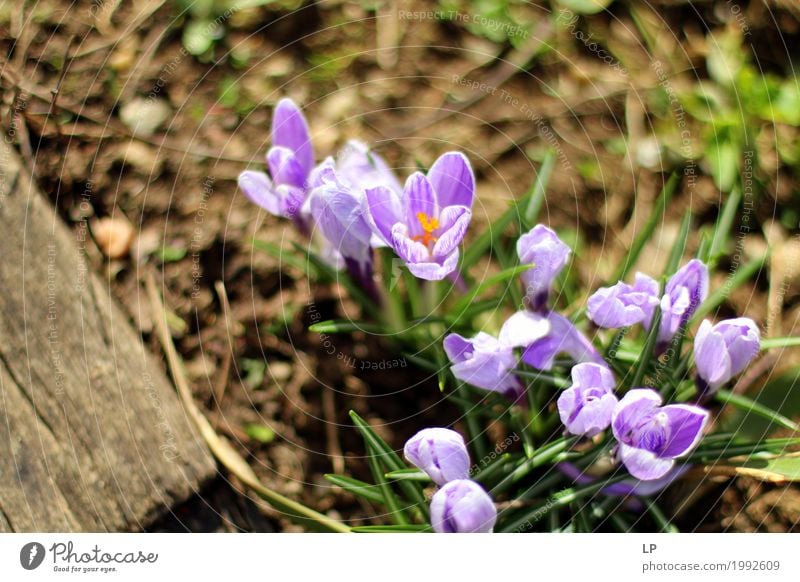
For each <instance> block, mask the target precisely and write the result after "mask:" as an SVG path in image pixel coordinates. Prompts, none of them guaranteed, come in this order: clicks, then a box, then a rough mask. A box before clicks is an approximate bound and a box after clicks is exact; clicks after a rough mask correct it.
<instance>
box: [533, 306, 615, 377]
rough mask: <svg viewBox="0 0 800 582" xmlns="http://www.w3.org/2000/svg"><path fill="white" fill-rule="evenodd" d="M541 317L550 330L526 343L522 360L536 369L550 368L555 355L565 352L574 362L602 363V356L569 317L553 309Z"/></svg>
mask: <svg viewBox="0 0 800 582" xmlns="http://www.w3.org/2000/svg"><path fill="white" fill-rule="evenodd" d="M542 317H543V318H544V319H545V320H547V321H548V322H549V323H550V331H548V332H547V334H546V335H545V336H543V337H541V338H540V339H538V340H536V341H535V342H533V343H530V344H528V346H527V347H526V349H525V351H524V352H523V353H522V361H523V362H525V363H526V364H528V365H530V366H533V367H534V368H536V369H538V370H550V369H552V367H553V364H554V363H555V359H556V356H557V355H559V354H567V355H569V356H570V357H571V358H572V359H573V360H574V361H576V362H595V363H598V364H602V363H603V356H601V355H600V353H599V352H598V351H597V350H596V349H595V348H594V346H593V345H592V343H591V342H590V341H589V340H588V339H587V338H586V336H584V335H583V334H582V333H581V332H580V331H579V330H578V328H576V327H575V326H574V325H573V323H572V322H571V321H570V320H569V319H567V318H566V317H564V316H563V315H559V314H558V313H556V312H554V311H551V312H549V313H547V314H545V315H543V316H542Z"/></svg>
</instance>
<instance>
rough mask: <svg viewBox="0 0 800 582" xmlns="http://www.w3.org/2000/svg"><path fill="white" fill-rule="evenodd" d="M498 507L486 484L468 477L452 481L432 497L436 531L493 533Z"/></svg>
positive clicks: (433, 521) (432, 523) (432, 521)
mask: <svg viewBox="0 0 800 582" xmlns="http://www.w3.org/2000/svg"><path fill="white" fill-rule="evenodd" d="M495 521H497V509H496V508H495V506H494V503H493V502H492V498H491V497H489V494H488V493H486V491H484V489H483V487H481V486H480V485H478V484H477V483H475V482H474V481H470V480H468V479H457V480H455V481H450V482H449V483H447V484H446V485H444V486H443V487H442V488H441V489H439V490H438V491H437V492H436V494H435V495H434V496H433V499H432V500H431V525H432V526H433V531H435V532H436V533H491V531H492V529H493V528H494V524H495Z"/></svg>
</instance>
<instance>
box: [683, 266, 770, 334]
mask: <svg viewBox="0 0 800 582" xmlns="http://www.w3.org/2000/svg"><path fill="white" fill-rule="evenodd" d="M768 257H769V252H767V253H766V254H765V255H764V256H762V257H759V258H756V259H753V260H751V261H749V262H748V263H746V264H745V265H743V266H742V267H740V268H739V269H737V270H736V272H735V273H734V274H733V275H732V276H731V277H729V278H728V280H727V281H726V282H725V285H723V286H722V287H720V288H719V289H717V290H716V291H714V293H712V294H711V295H709V296H708V299H706V300H705V301H703V302H702V303H701V304H700V307H698V309H697V311H696V312H695V314H694V316H693V317H692V323H694V322H697V321H699V320H701V319H702V318H703V317H705V316H706V315H708V314H709V313H710V312H711V311H713V310H714V309H716V308H717V307H719V306H720V305H722V303H723V302H724V301H725V300H726V299H727V298H728V297H729V296H730V294H731V293H733V291H735V290H736V289H738V288H739V287H741V286H742V285H743V284H744V283H746V282H747V281H748V280H749V279H750V277H752V276H753V275H755V274H756V273H759V272H761V268H762V267H763V266H764V263H765V262H766V260H767V258H768Z"/></svg>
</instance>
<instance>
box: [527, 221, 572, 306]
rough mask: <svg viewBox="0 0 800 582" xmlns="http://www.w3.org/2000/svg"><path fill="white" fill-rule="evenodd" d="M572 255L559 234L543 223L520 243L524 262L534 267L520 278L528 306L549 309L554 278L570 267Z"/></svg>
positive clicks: (534, 228)
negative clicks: (570, 256)
mask: <svg viewBox="0 0 800 582" xmlns="http://www.w3.org/2000/svg"><path fill="white" fill-rule="evenodd" d="M571 252H572V251H571V250H570V248H569V247H568V246H567V245H566V244H564V242H562V240H561V239H560V238H558V235H557V234H556V233H555V232H553V231H552V230H551V229H549V228H547V227H546V226H544V225H543V224H537V225H536V226H534V227H533V228H532V229H531V230H530V232H528V233H526V234H523V235H522V236H521V237H519V240H517V255H519V260H520V263H521V264H523V265H534V266H533V268H532V269H529V270H528V271H525V272H524V273H522V275H520V277H521V279H522V282H523V283H524V284H525V297H526V299H527V301H528V305H529V307H530V308H531V309H533V310H534V311H541V310H543V309H545V308H546V307H547V300H548V297H549V296H550V287H552V285H553V279H555V278H556V277H557V276H558V274H559V273H560V272H561V270H562V269H563V268H564V267H565V266H566V264H567V262H568V261H569V255H570V253H571Z"/></svg>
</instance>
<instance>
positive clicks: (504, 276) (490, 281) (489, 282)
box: [452, 265, 534, 320]
mask: <svg viewBox="0 0 800 582" xmlns="http://www.w3.org/2000/svg"><path fill="white" fill-rule="evenodd" d="M532 268H534V265H517V266H516V267H511V268H510V269H506V270H504V271H501V272H499V273H497V274H496V275H493V276H491V277H488V278H487V279H486V280H484V281H482V282H481V283H479V284H478V285H476V286H474V287H473V288H472V289H471V290H470V291H469V292H467V294H466V295H464V296H463V297H462V298H461V299H459V300H458V301H457V302H456V304H455V305H454V306H453V308H452V311H453V312H454V313H456V318H457V320H458V318H459V316H460V315H463V313H464V312H465V311H466V310H467V308H468V307H469V306H470V305H471V304H472V302H473V301H475V298H476V297H477V296H478V295H480V294H481V293H483V292H484V291H486V290H487V289H491V288H492V287H494V286H495V285H497V284H499V283H502V282H503V281H507V280H509V279H513V278H514V277H516V276H517V275H519V274H521V273H524V272H525V271H527V270H529V269H532Z"/></svg>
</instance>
